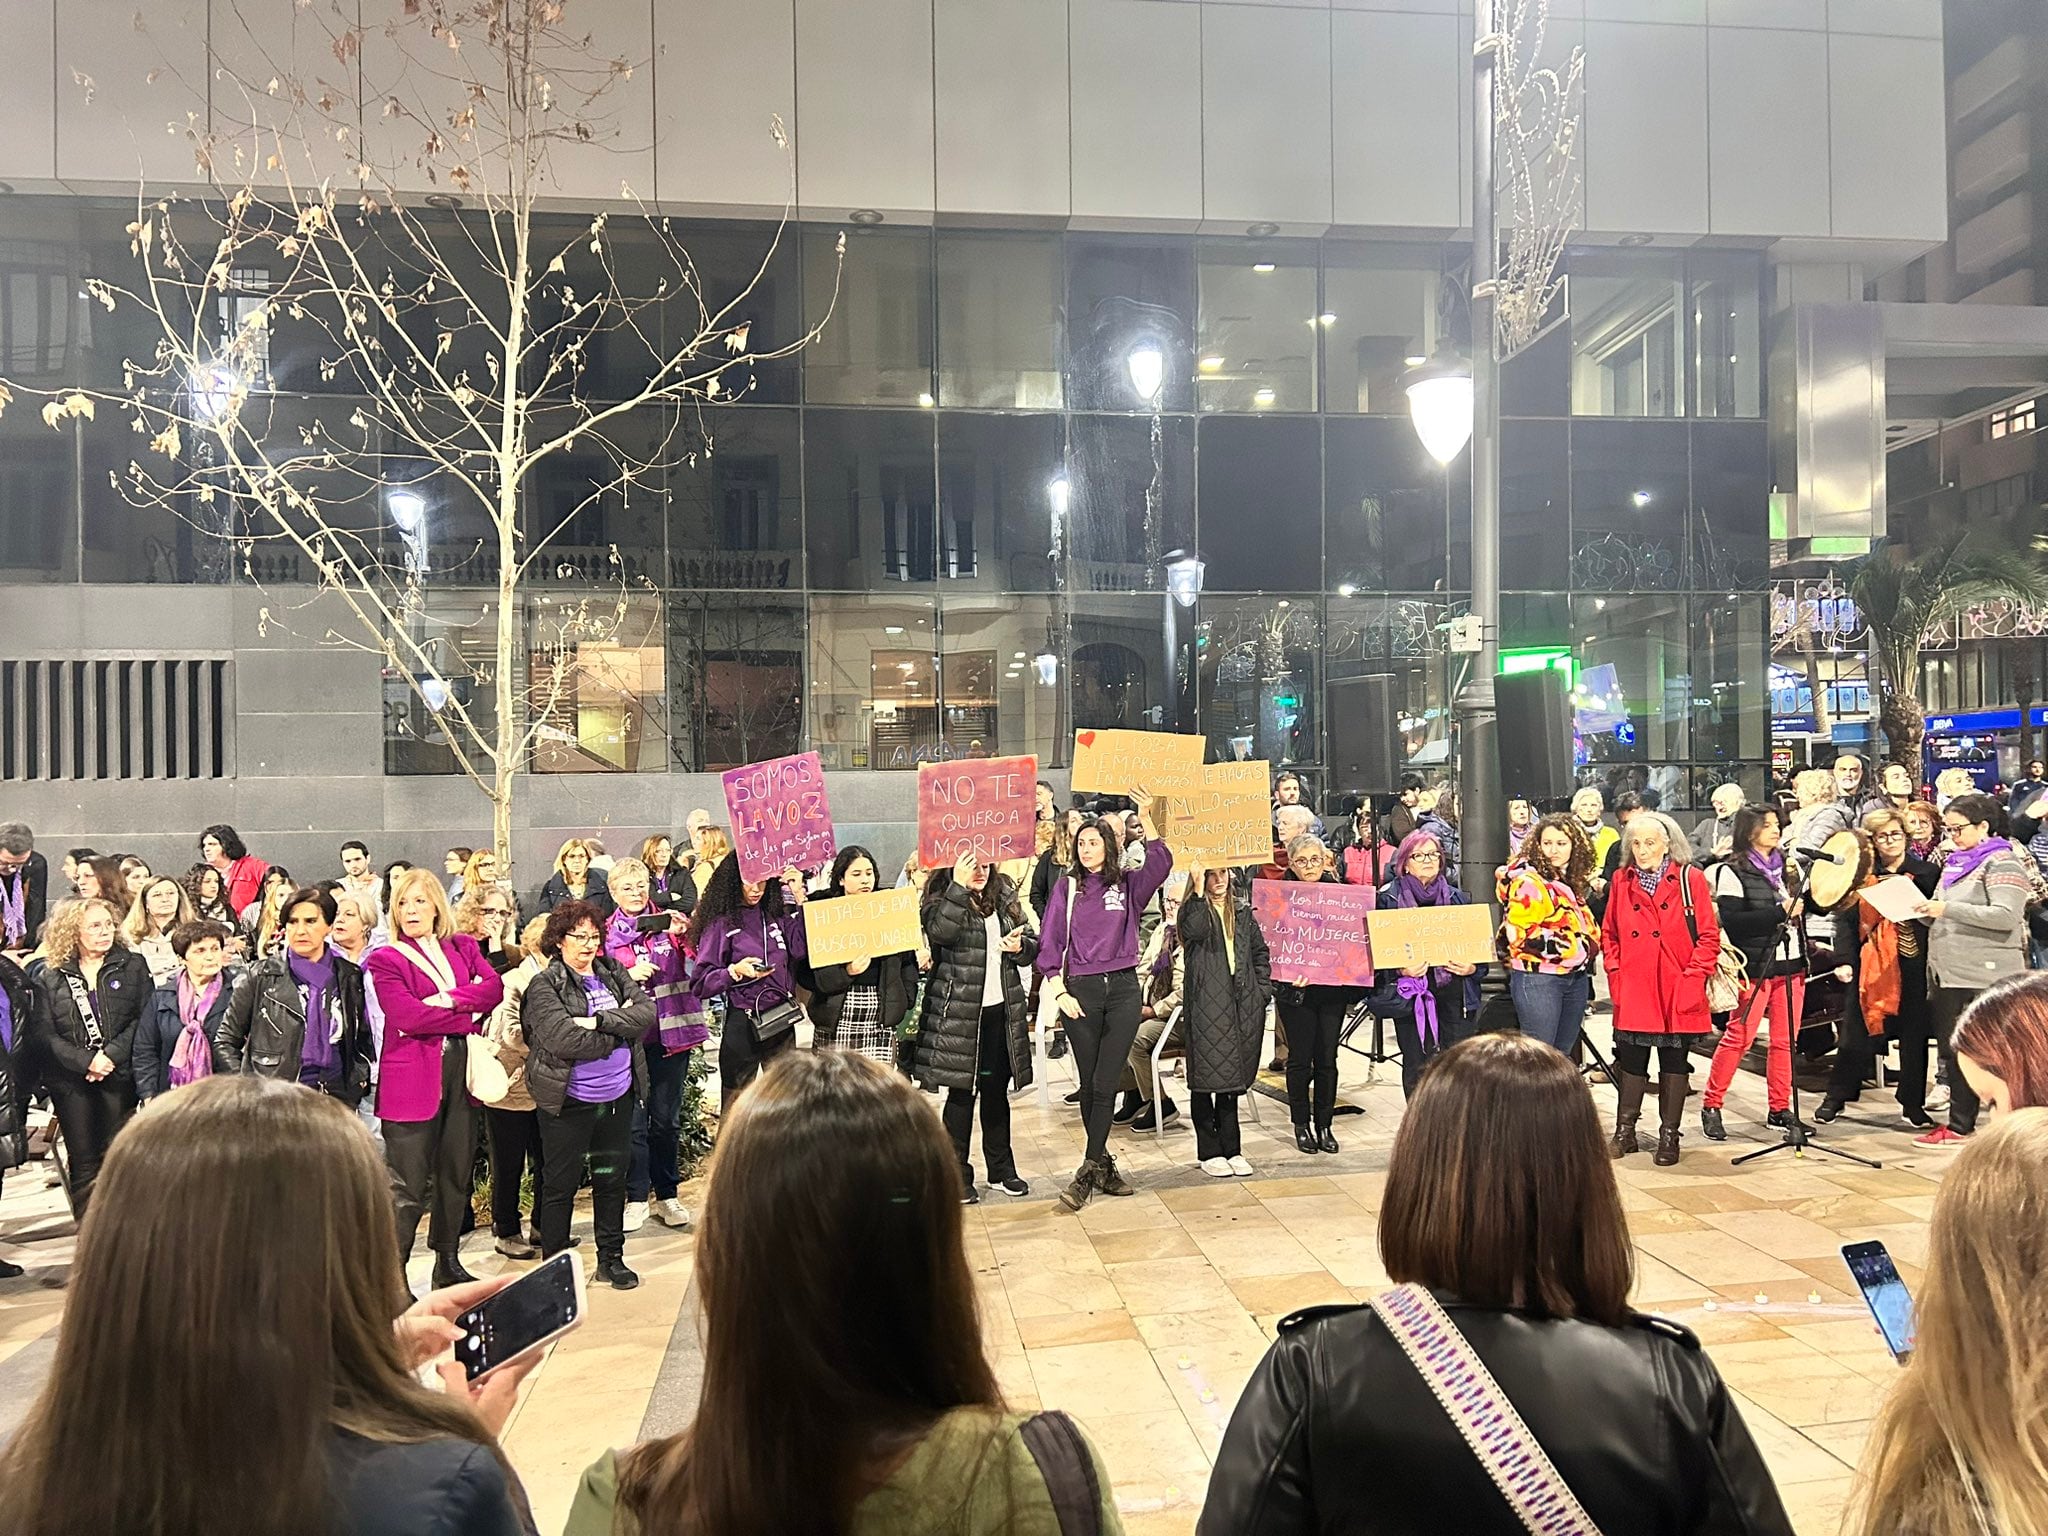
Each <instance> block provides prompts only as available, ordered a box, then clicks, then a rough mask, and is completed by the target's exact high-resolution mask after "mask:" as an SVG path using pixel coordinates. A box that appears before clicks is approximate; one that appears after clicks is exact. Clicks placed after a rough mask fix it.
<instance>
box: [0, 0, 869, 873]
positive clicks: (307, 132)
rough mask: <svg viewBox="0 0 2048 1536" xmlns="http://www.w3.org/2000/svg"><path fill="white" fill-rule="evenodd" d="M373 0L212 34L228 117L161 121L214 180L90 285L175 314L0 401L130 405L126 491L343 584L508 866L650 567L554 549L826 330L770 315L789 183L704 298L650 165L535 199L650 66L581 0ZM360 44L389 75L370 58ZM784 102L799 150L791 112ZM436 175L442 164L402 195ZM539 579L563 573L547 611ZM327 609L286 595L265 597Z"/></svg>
mask: <svg viewBox="0 0 2048 1536" xmlns="http://www.w3.org/2000/svg"><path fill="white" fill-rule="evenodd" d="M281 8H282V6H281V5H280V9H281ZM367 9H368V8H367V7H364V8H362V9H361V11H359V9H358V7H357V6H356V5H354V4H353V3H350V4H348V5H346V6H343V5H340V4H337V3H336V0H293V10H294V17H293V21H292V26H293V29H294V32H295V34H298V35H296V36H295V38H294V45H293V48H292V52H293V55H294V56H293V57H292V58H289V59H282V60H280V59H275V58H272V57H269V56H268V54H267V53H266V52H265V51H264V50H263V49H261V48H259V47H255V46H253V43H252V42H251V40H249V39H241V40H239V41H234V40H231V43H230V45H229V46H223V45H222V40H221V39H218V38H217V39H216V40H215V54H216V57H215V59H214V61H213V73H212V78H211V81H210V82H197V83H195V82H186V83H187V85H188V86H190V87H193V88H194V92H195V96H196V97H198V98H199V99H204V97H203V96H200V95H199V88H200V87H203V86H207V85H208V84H210V94H211V101H212V107H211V110H210V114H209V113H207V112H194V113H189V114H187V115H186V116H185V118H184V121H183V122H182V124H179V123H173V124H172V125H171V126H172V128H173V130H174V131H182V132H183V134H184V135H185V137H186V138H187V139H188V140H189V141H190V143H191V146H192V149H193V153H194V159H195V165H196V169H197V175H198V179H199V181H200V183H201V184H202V186H203V191H201V192H200V193H199V194H197V195H183V194H175V193H161V194H159V193H153V192H152V191H151V189H150V188H149V187H147V186H146V185H145V187H144V188H143V190H142V193H141V195H140V196H139V197H138V200H137V208H136V216H135V220H134V222H133V223H132V224H130V225H129V227H128V234H129V236H130V239H131V242H132V245H131V248H132V252H133V255H134V257H135V259H136V269H135V272H134V275H133V276H132V277H131V278H129V279H128V280H126V281H115V280H110V279H108V278H106V277H95V278H93V279H91V280H89V281H88V283H87V285H86V288H87V292H88V294H89V296H90V299H91V300H92V301H93V302H96V303H98V304H99V305H101V306H103V307H104V308H106V309H107V310H109V311H112V310H115V309H117V308H119V307H121V306H131V305H132V306H136V307H137V308H138V309H139V310H141V311H143V312H145V313H146V314H147V315H148V316H150V317H153V319H154V320H155V321H156V322H159V324H157V325H153V326H149V327H147V328H148V329H149V330H150V331H151V332H152V333H155V332H157V331H160V333H161V334H160V335H159V336H157V338H156V342H155V347H154V350H153V352H152V353H151V354H150V355H148V356H142V357H128V358H124V359H123V379H122V385H121V388H119V389H118V390H106V391H94V390H79V391H73V390H59V391H55V392H50V391H41V392H38V391H33V390H29V389H27V388H26V387H24V386H18V385H17V386H15V387H14V389H13V390H10V389H9V388H8V387H7V385H6V384H4V383H0V408H4V407H5V405H6V404H7V403H8V402H9V400H10V399H11V398H12V397H13V394H14V392H15V391H16V390H18V391H19V392H20V393H21V394H22V395H23V396H24V397H27V396H32V395H36V394H41V396H42V399H43V403H42V406H41V411H42V416H43V418H44V420H45V421H46V422H47V423H48V424H49V425H51V426H52V427H60V428H61V427H63V426H64V424H65V423H66V421H67V420H68V419H69V418H73V417H87V418H90V417H93V416H94V415H95V413H96V412H99V411H106V412H110V413H115V414H119V415H121V416H123V417H125V418H126V419H127V420H128V421H129V423H130V425H132V427H133V428H134V431H135V433H136V438H135V454H134V457H133V458H132V459H131V460H130V461H129V462H128V464H127V465H126V467H125V469H121V470H116V471H114V472H113V476H112V478H113V483H114V486H115V488H116V489H117V490H118V491H119V492H120V493H121V494H122V495H123V496H124V497H126V498H127V500H128V501H129V503H130V504H131V505H133V506H136V507H139V508H143V507H146V508H154V509H168V510H170V511H172V512H174V513H175V514H176V515H178V516H180V517H183V518H184V519H186V520H187V521H188V522H190V523H191V524H192V525H193V526H194V527H195V528H196V529H197V530H199V531H200V532H202V533H205V534H208V535H212V536H214V537H216V538H218V539H221V540H224V541H225V542H226V544H227V547H229V548H231V549H232V550H233V551H234V557H235V561H236V565H237V569H238V572H239V574H240V575H241V576H242V577H243V578H244V579H247V580H249V581H251V582H254V583H257V584H259V585H268V584H269V583H271V582H278V583H280V584H288V583H295V582H305V583H310V584H311V585H312V586H313V587H314V588H315V589H316V593H318V594H331V595H332V596H333V597H335V598H338V599H339V601H340V602H341V603H342V605H343V606H344V607H345V608H346V609H347V610H348V612H349V613H350V614H352V615H353V617H354V620H355V621H356V622H355V623H354V624H353V625H351V626H346V628H347V631H348V632H346V633H344V632H342V630H340V629H334V628H330V629H328V630H326V631H325V632H324V634H323V639H325V640H327V641H329V642H330V643H334V644H337V645H349V646H355V647H359V648H364V649H367V650H369V651H371V652H373V653H375V654H377V655H378V656H380V657H381V658H382V659H383V661H384V665H385V669H386V674H387V676H400V677H403V678H405V679H406V680H407V682H408V684H409V686H410V687H411V689H412V690H413V692H414V694H415V695H416V696H417V697H418V699H419V700H420V701H421V703H422V704H424V705H425V706H426V709H427V711H429V712H430V713H431V715H432V716H433V717H434V719H435V720H436V721H437V722H438V727H437V731H436V735H437V739H440V740H443V741H445V745H446V746H447V748H448V750H449V752H450V753H451V754H452V756H453V759H454V761H455V763H456V764H457V765H458V766H459V768H460V770H461V771H462V772H463V773H465V774H466V775H467V776H468V777H469V778H470V779H471V780H472V781H473V782H474V783H475V784H476V785H477V786H478V787H479V788H480V789H481V790H482V791H483V792H484V794H485V795H486V796H487V797H488V798H489V800H490V804H491V812H492V841H493V844H494V846H495V848H496V851H497V854H498V857H499V859H500V861H501V862H503V863H506V864H507V866H508V867H509V859H510V848H509V846H508V845H509V841H510V830H511V824H512V823H511V807H512V796H513V784H514V776H515V775H516V774H517V773H518V772H519V771H521V770H522V769H523V768H524V767H526V766H527V764H528V760H529V756H530V754H531V753H532V751H533V749H534V747H535V744H536V742H537V741H540V740H542V739H550V740H558V739H559V738H560V736H561V733H562V725H561V718H562V715H563V710H564V705H565V701H567V699H568V698H569V696H570V694H571V693H572V691H573V690H574V689H575V688H576V687H577V686H578V680H579V678H580V677H582V676H585V675H588V674H590V673H591V672H592V671H593V668H594V667H595V668H598V669H601V668H602V666H603V663H602V661H599V662H596V663H593V662H592V661H591V659H590V657H589V655H588V654H587V653H588V652H591V651H601V650H602V648H603V647H605V646H606V645H607V644H608V643H609V642H610V641H612V640H613V638H614V637H615V636H617V635H618V633H619V632H620V628H621V625H622V624H623V623H624V622H625V620H626V618H627V615H628V613H629V611H631V609H632V607H633V604H634V593H635V591H636V589H646V588H651V587H653V586H654V585H655V584H656V583H655V582H654V581H652V580H650V578H649V577H648V575H647V574H646V573H645V572H643V571H639V570H636V569H634V568H633V567H632V563H631V562H630V561H629V560H628V559H626V558H622V556H621V555H620V552H619V549H618V547H617V545H616V543H611V544H607V545H603V546H600V549H599V551H598V552H592V551H590V550H588V549H586V550H585V551H584V552H582V553H581V554H579V555H577V556H575V557H574V558H563V559H561V560H560V568H559V569H557V568H554V566H552V565H550V566H547V567H543V566H542V565H541V563H542V562H555V561H557V560H558V556H559V551H557V550H554V549H551V548H550V545H551V542H552V541H554V540H555V538H556V536H557V535H558V534H560V533H562V532H563V531H564V530H567V529H570V528H572V527H583V526H586V525H588V523H589V522H590V520H591V515H592V514H593V513H596V512H603V511H606V510H615V509H618V508H620V507H622V506H625V505H626V504H629V503H633V502H636V501H638V502H642V503H646V502H652V503H655V504H656V506H657V510H656V512H655V513H654V515H655V516H656V517H659V516H661V515H662V513H661V512H660V510H659V506H660V504H661V503H663V502H664V501H665V496H666V475H667V472H668V470H669V469H670V468H671V467H672V466H673V465H674V464H676V463H677V462H678V461H679V460H680V459H682V458H684V457H686V456H688V455H690V454H694V453H700V452H708V451H711V450H712V445H711V443H710V442H709V440H708V437H707V435H706V433H705V431H704V422H703V415H702V407H703V406H704V405H705V404H706V403H707V402H718V401H721V400H724V399H727V398H730V397H733V396H736V395H744V394H745V393H746V392H747V391H748V390H749V389H751V388H752V387H753V369H754V366H755V365H756V364H758V363H761V362H764V361H766V360H770V359H775V358H783V357H788V356H790V355H791V354H793V353H794V352H795V351H797V350H798V349H799V348H801V347H802V346H803V345H804V344H805V343H806V342H808V341H809V340H811V339H812V338H813V337H814V336H815V335H816V334H817V326H810V327H808V328H805V329H803V330H802V331H801V334H797V335H795V336H793V337H792V338H790V339H788V340H786V341H783V342H781V343H778V344H774V345H766V346H757V345H755V343H754V341H753V339H752V334H751V333H752V329H753V324H754V321H755V319H756V318H757V317H756V316H755V314H754V309H755V308H756V307H757V288H758V287H759V284H760V282H761V279H762V277H763V275H764V273H765V272H766V270H767V267H768V264H769V262H770V260H771V259H772V258H773V255H774V251H775V247H776V246H777V245H778V244H779V243H780V240H781V237H782V234H783V232H784V230H785V229H786V227H787V222H788V208H787V204H785V209H784V214H783V219H782V221H781V222H780V223H779V224H778V225H777V227H776V231H775V235H774V238H773V239H772V240H771V241H770V242H769V245H768V248H767V249H766V250H764V251H763V253H762V255H761V260H760V265H759V266H758V267H757V268H756V269H755V270H754V272H753V275H752V276H751V277H750V278H747V279H746V280H745V281H744V282H742V283H740V284H739V285H737V288H736V291H733V292H729V293H719V292H712V291H709V286H710V285H708V284H707V282H706V281H705V279H704V278H703V276H702V275H701V274H700V272H699V270H698V268H697V266H696V264H695V263H694V262H693V261H692V259H691V256H690V253H689V251H688V249H687V248H686V246H685V244H684V240H683V233H682V231H681V230H679V229H678V228H677V227H676V226H675V225H674V224H673V223H672V222H671V220H669V219H668V218H666V217H664V216H662V215H661V214H660V213H659V212H657V211H656V210H655V209H653V208H652V207H650V206H649V204H648V202H647V201H646V199H645V197H644V195H643V194H644V193H645V192H647V191H650V190H651V189H635V188H634V187H632V186H630V185H628V184H626V183H625V182H623V181H622V182H621V184H620V185H619V188H618V191H617V194H616V199H615V200H614V199H612V198H609V197H608V198H607V199H606V201H607V203H608V204H609V205H610V206H608V207H607V209H606V210H605V211H602V212H599V213H597V214H596V215H595V216H578V217H576V218H574V219H573V220H564V219H562V218H559V217H557V216H554V215H550V214H548V213H546V212H545V211H544V204H545V200H546V199H548V198H549V197H551V196H559V193H558V192H557V190H556V179H555V166H556V162H557V160H558V158H564V157H571V158H573V157H588V156H591V155H594V154H601V153H603V152H605V151H606V150H607V149H608V148H617V147H618V138H619V132H620V130H619V128H618V126H617V123H616V122H615V121H614V118H615V116H616V101H615V97H616V95H617V93H618V90H619V87H620V86H621V85H622V83H623V82H625V81H627V80H629V79H630V78H631V76H632V74H633V72H634V70H635V69H636V68H638V67H644V65H645V62H646V61H644V60H642V61H635V60H631V59H626V58H616V57H609V56H607V55H606V54H605V53H604V52H603V51H602V50H601V49H600V48H599V47H598V46H597V45H596V44H595V43H594V42H593V40H592V38H591V37H590V36H589V35H587V34H584V33H582V32H580V31H579V30H577V29H576V28H575V27H573V26H572V25H571V24H570V22H569V20H568V19H567V17H566V15H565V10H566V7H565V4H564V0H402V13H401V14H399V15H397V16H395V17H394V18H393V19H391V20H389V21H387V22H384V23H382V24H380V25H376V26H374V27H372V26H366V25H365V24H364V23H363V21H362V20H361V14H362V11H367ZM136 25H137V26H138V27H139V28H142V29H143V30H147V26H146V23H145V21H144V18H143V17H142V16H141V15H139V14H138V16H137V17H136ZM309 29H310V30H311V32H312V33H314V34H316V36H315V37H314V39H313V40H314V41H315V42H317V44H318V45H319V46H318V47H317V48H307V47H306V46H304V44H305V42H306V40H307V39H306V36H305V34H306V33H307V32H308V30H309ZM366 46H367V48H368V49H370V50H372V51H374V52H375V54H376V56H377V57H378V59H379V60H380V61H383V62H385V63H386V64H388V65H390V66H391V67H392V68H391V72H392V74H393V76H394V81H393V84H392V87H391V88H390V89H388V90H387V89H373V88H372V86H371V85H370V84H369V79H368V76H369V74H370V71H369V69H368V67H367V63H366V59H367V54H366ZM308 54H310V55H311V56H312V58H313V59H314V61H315V62H312V63H305V62H303V60H304V58H305V57H306V56H307V55H308ZM237 61H240V62H237ZM151 78H152V82H154V80H155V75H152V77H151ZM74 83H75V84H76V85H77V87H78V88H79V89H81V90H82V91H84V92H86V93H87V94H88V96H90V95H92V94H93V93H94V92H95V91H96V90H97V87H96V85H95V83H94V82H93V81H92V80H90V79H89V78H87V77H86V76H84V75H82V74H81V75H78V76H76V77H75V81H74ZM763 126H764V131H769V132H772V134H773V136H774V138H775V141H776V143H777V144H778V146H780V147H781V148H782V149H783V151H784V153H785V155H786V154H787V150H788V145H787V142H786V139H785V136H784V133H783V128H782V125H781V123H780V121H779V120H774V121H772V122H771V123H767V124H764V125H763ZM585 163H586V164H587V161H586V162H585ZM422 183H424V184H426V185H427V186H430V187H432V188H434V189H436V190H434V191H433V192H431V193H429V194H427V195H425V196H421V195H418V194H417V193H415V192H413V191H410V190H405V189H408V188H417V187H419V186H420V185H421V184H422ZM455 210H459V212H458V211H455ZM836 296H837V283H836V275H835V282H834V285H833V294H832V298H834V299H836ZM814 307H816V306H814ZM830 307H831V306H830V304H829V303H827V304H825V305H823V306H822V309H823V312H824V313H826V314H829V312H830ZM820 323H822V321H821V322H820ZM287 334H288V335H289V342H290V349H291V350H292V352H293V353H294V355H298V354H299V353H300V351H301V350H302V349H308V348H310V349H311V353H310V354H309V355H314V356H317V370H318V390H317V391H316V398H311V399H296V398H293V397H292V396H291V395H290V394H288V393H287V392H286V391H285V390H284V389H283V388H281V387H279V386H280V383H281V381H279V380H276V379H274V377H273V375H274V371H275V370H273V366H272V356H273V350H274V349H273V338H283V337H285V336H286V335H287ZM276 350H278V351H279V352H282V351H284V350H285V347H284V346H282V345H280V346H279V347H278V348H277V349H276ZM329 390H332V391H339V392H340V393H339V395H338V396H337V395H335V394H328V393H324V391H329ZM650 420H652V421H653V422H654V423H655V425H653V426H652V427H650V426H649V425H648V423H649V421H650ZM543 490H545V491H546V492H547V494H541V492H542V491H543ZM535 578H541V579H545V580H546V581H547V582H548V583H549V584H550V585H552V586H553V587H554V588H555V589H556V593H555V595H552V596H550V598H549V599H548V600H547V602H546V603H545V605H544V606H543V605H534V606H533V611H532V613H531V614H529V613H528V612H527V610H528V607H529V605H528V604H527V603H526V602H525V601H524V595H525V585H526V583H527V582H528V581H529V579H535ZM442 585H468V586H484V587H495V589H496V590H495V603H486V604H485V605H483V609H482V617H481V618H479V619H478V620H477V621H476V625H472V626H470V627H471V628H475V627H476V626H477V625H485V624H488V625H490V626H493V628H492V630H491V632H490V640H491V642H492V643H491V645H490V649H489V658H490V659H489V660H488V661H487V662H482V663H481V664H478V665H476V666H474V667H473V668H471V669H469V670H467V671H463V670H461V669H458V668H457V667H455V666H453V665H451V660H450V658H451V657H453V656H455V655H456V654H457V653H456V651H455V649H454V648H452V647H451V646H449V645H448V644H446V643H445V641H446V635H445V634H444V633H436V631H437V630H440V631H445V630H446V628H447V625H446V623H445V621H442V620H437V619H436V618H434V617H433V616H431V615H429V614H428V613H427V611H426V603H425V597H426V594H427V593H428V591H429V590H431V589H433V588H435V587H439V586H442ZM563 588H566V589H567V590H562V589H563ZM307 602H308V599H307V597H306V594H305V593H304V592H303V591H301V592H299V593H298V594H297V595H296V596H294V595H291V594H290V593H287V592H283V591H280V593H279V595H278V597H277V599H276V601H275V603H274V604H272V605H271V606H269V607H267V608H266V609H265V620H266V622H277V623H285V622H288V620H289V614H290V612H291V611H292V610H293V609H295V608H297V607H303V606H305V605H306V604H307ZM528 623H531V625H532V630H531V632H530V633H529V632H528V630H527V628H526V626H527V624H528ZM476 638H478V639H479V640H480V639H481V637H476ZM472 683H474V684H475V685H476V689H475V692H474V693H472V691H471V688H470V684H472Z"/></svg>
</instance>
